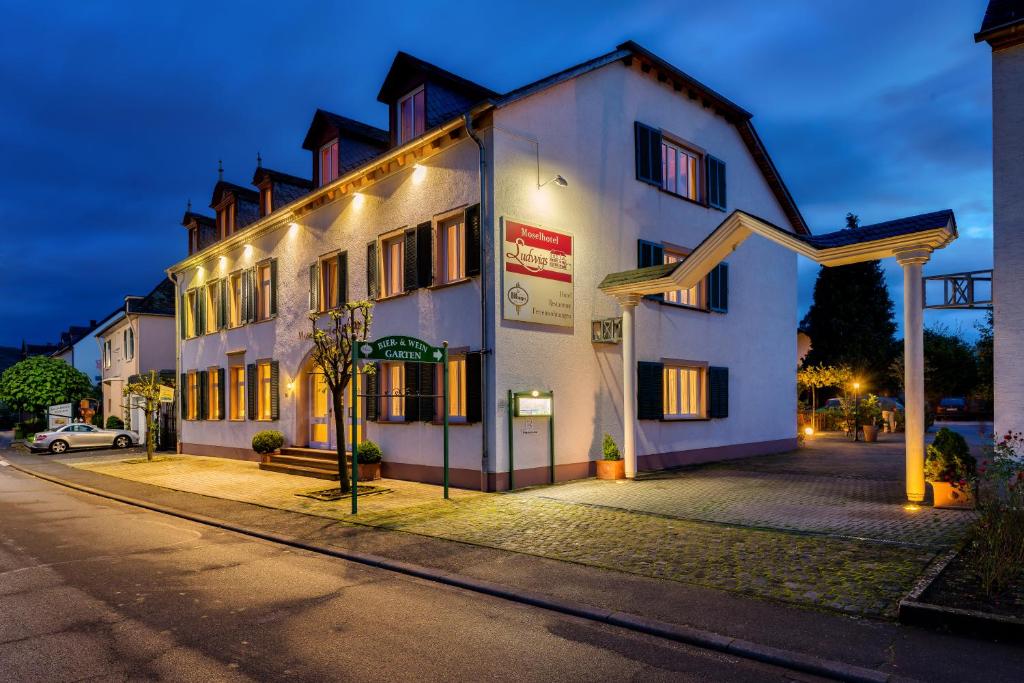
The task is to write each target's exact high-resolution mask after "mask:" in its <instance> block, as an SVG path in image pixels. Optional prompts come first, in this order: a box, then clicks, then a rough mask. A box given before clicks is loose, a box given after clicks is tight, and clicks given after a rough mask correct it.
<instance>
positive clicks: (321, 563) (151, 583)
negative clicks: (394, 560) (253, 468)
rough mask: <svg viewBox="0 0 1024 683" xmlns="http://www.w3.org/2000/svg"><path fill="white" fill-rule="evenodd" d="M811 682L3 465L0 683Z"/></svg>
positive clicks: (0, 486)
mask: <svg viewBox="0 0 1024 683" xmlns="http://www.w3.org/2000/svg"><path fill="white" fill-rule="evenodd" d="M92 679H96V680H104V681H106V680H115V681H116V680H140V679H147V680H158V679H162V680H184V681H192V680H194V681H203V682H204V683H205V682H207V681H221V680H226V681H234V680H260V681H268V680H279V679H281V680H283V679H287V680H290V681H294V680H316V681H325V680H357V681H374V680H395V681H399V680H401V681H405V680H417V681H427V680H472V681H480V680H516V681H526V680H544V681H561V680H615V681H628V680H643V681H659V680H665V681H668V680H672V681H777V680H778V681H781V680H811V678H810V677H808V676H805V675H795V674H790V673H789V672H786V671H783V670H781V669H776V668H773V667H769V666H766V665H762V664H758V663H755V662H751V661H748V660H743V659H737V658H734V657H730V656H726V655H722V654H719V653H715V652H710V651H705V650H701V649H698V648H693V647H689V646H684V645H680V644H677V643H672V642H669V641H664V640H660V639H657V638H653V637H649V636H644V635H641V634H637V633H633V632H630V631H627V630H622V629H618V628H614V627H611V626H606V625H601V624H596V623H593V622H588V621H585V620H582V619H575V618H572V617H567V616H563V615H560V614H555V613H552V612H548V611H545V610H541V609H537V608H532V607H528V606H525V605H520V604H515V603H510V602H507V601H504V600H500V599H497V598H491V597H488V596H484V595H479V594H476V593H472V592H468V591H462V590H459V589H455V588H450V587H447V586H442V585H438V584H434V583H431V582H427V581H421V580H418V579H414V578H410V577H405V576H401V575H397V574H394V573H392V572H388V571H385V570H380V569H374V568H370V567H365V566H362V565H358V564H353V563H349V562H345V561H342V560H338V559H334V558H328V557H324V556H321V555H317V554H314V553H308V552H304V551H299V550H295V549H290V548H286V547H282V546H278V545H275V544H272V543H268V542H264V541H260V540H257V539H253V538H250V537H247V536H243V535H240V534H235V533H232V532H227V531H222V530H218V529H213V528H210V527H206V526H204V525H200V524H195V523H192V522H188V521H185V520H181V519H177V518H174V517H169V516H165V515H161V514H159V513H156V512H150V511H147V510H142V509H139V508H134V507H131V506H128V505H122V504H120V503H115V502H112V501H108V500H106V499H102V498H98V497H95V496H90V495H88V494H84V493H79V492H75V491H71V490H69V489H65V488H63V487H60V486H57V485H54V484H50V483H48V482H43V481H40V480H38V479H35V478H33V477H30V476H28V475H25V474H22V473H20V472H16V471H14V470H12V469H11V468H9V467H4V466H3V465H2V463H0V681H17V682H19V683H23V682H29V681H78V680H92Z"/></svg>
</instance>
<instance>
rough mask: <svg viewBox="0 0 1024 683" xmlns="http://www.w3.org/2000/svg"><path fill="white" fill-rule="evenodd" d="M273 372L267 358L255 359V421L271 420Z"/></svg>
mask: <svg viewBox="0 0 1024 683" xmlns="http://www.w3.org/2000/svg"><path fill="white" fill-rule="evenodd" d="M273 394H274V387H273V372H272V370H271V364H270V359H269V358H264V359H262V360H257V361H256V417H255V419H256V421H257V422H270V421H272V420H273V417H272V415H273V410H272V408H273V400H274V399H273Z"/></svg>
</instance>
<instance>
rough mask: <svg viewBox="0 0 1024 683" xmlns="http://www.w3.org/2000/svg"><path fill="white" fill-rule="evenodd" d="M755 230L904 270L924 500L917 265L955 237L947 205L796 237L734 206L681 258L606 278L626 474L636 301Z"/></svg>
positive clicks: (843, 258)
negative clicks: (618, 340)
mask: <svg viewBox="0 0 1024 683" xmlns="http://www.w3.org/2000/svg"><path fill="white" fill-rule="evenodd" d="M754 234H757V235H760V236H761V237H763V238H765V239H768V240H771V241H772V242H775V243H776V244H780V245H782V246H784V247H786V248H787V249H791V250H792V251H795V252H796V253H798V254H800V255H802V256H806V257H807V258H809V259H811V260H813V261H815V262H816V263H820V264H821V265H823V266H842V265H847V264H850V263H859V262H861V261H870V260H874V259H883V258H888V257H893V258H895V259H896V262H897V263H899V264H900V266H901V267H902V268H903V330H904V332H903V340H904V341H903V355H904V368H905V373H906V375H905V381H904V387H905V393H906V399H905V406H904V409H905V411H906V468H907V499H908V500H910V501H912V502H920V501H922V500H924V494H925V483H924V452H925V449H924V434H925V426H924V320H923V307H924V290H923V283H922V280H921V268H922V266H923V265H924V264H925V263H927V262H928V259H929V258H931V254H932V252H933V251H935V250H936V249H942V248H943V247H945V246H946V245H948V244H949V243H951V242H952V241H953V240H955V239H956V237H957V232H956V219H955V217H954V216H953V212H952V211H950V210H948V209H947V210H943V211H936V212H933V213H926V214H921V215H918V216H910V217H908V218H900V219H897V220H893V221H886V222H885V223H877V224H875V225H866V226H863V227H859V228H855V229H844V230H838V231H836V232H830V233H826V234H822V235H797V234H794V233H792V232H790V231H789V230H786V229H784V228H781V227H779V226H777V225H772V224H771V223H769V222H768V221H765V220H762V219H760V218H758V217H757V216H754V215H751V214H749V213H746V212H745V211H739V210H736V211H733V212H732V213H731V214H729V215H728V216H727V217H726V219H725V220H723V221H722V222H721V223H720V224H719V225H718V227H717V228H715V229H714V230H713V231H712V232H711V234H710V235H708V236H707V238H706V239H705V240H704V241H703V242H701V243H700V245H698V246H697V248H696V249H694V250H693V251H692V252H691V253H690V254H689V256H687V257H686V258H685V259H683V260H682V261H678V262H675V263H666V264H662V265H656V266H650V267H648V268H637V269H634V270H627V271H623V272H620V273H612V274H610V275H607V276H606V277H605V278H604V280H603V281H602V282H601V284H600V285H599V286H598V288H599V289H600V290H601V291H602V292H604V293H605V294H608V295H610V296H613V297H615V298H616V299H617V300H618V301H619V304H620V306H621V308H622V393H623V396H622V404H623V411H622V412H623V419H624V422H625V425H624V435H623V451H624V454H625V460H626V462H625V465H626V476H627V477H629V478H632V477H635V476H636V344H635V335H636V330H635V327H636V326H635V322H634V313H635V309H636V305H637V304H638V303H639V302H640V298H641V297H642V296H644V295H647V294H661V293H664V292H669V291H674V290H680V289H689V288H690V287H693V286H694V285H696V284H697V283H698V282H700V281H701V280H702V279H703V278H704V277H705V276H706V275H707V274H708V273H709V272H711V270H712V269H713V268H714V267H715V266H716V265H718V264H719V263H720V262H721V261H722V260H723V259H725V258H726V257H727V256H728V255H729V254H731V253H732V252H733V251H735V250H736V248H737V247H738V246H739V245H740V244H742V243H743V241H744V240H746V239H747V238H748V237H750V236H751V235H754ZM812 343H813V342H812ZM794 424H795V421H794Z"/></svg>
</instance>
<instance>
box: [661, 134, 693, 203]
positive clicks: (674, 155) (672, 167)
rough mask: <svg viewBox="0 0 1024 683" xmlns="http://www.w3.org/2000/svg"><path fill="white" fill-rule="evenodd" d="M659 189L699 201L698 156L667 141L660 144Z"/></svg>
mask: <svg viewBox="0 0 1024 683" xmlns="http://www.w3.org/2000/svg"><path fill="white" fill-rule="evenodd" d="M661 188H662V189H663V190H667V191H668V192H672V193H673V194H677V195H680V196H682V197H686V198H687V199H692V200H693V201H699V200H700V155H699V154H697V153H696V152H693V151H690V150H688V149H686V148H685V147H682V146H680V145H676V144H673V143H671V142H668V141H667V140H663V141H662V143H661Z"/></svg>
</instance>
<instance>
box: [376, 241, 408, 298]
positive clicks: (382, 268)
mask: <svg viewBox="0 0 1024 683" xmlns="http://www.w3.org/2000/svg"><path fill="white" fill-rule="evenodd" d="M405 232H406V230H405V228H400V229H399V230H395V231H392V232H389V233H386V234H384V235H381V236H380V237H378V238H377V245H378V247H377V254H378V256H377V264H378V272H379V273H380V275H379V276H378V290H377V291H378V292H379V296H378V297H377V298H378V300H379V299H393V298H395V297H398V296H402V295H403V294H405V284H406V283H405ZM392 244H397V245H398V285H397V287H396V291H393V292H392V291H391V290H390V287H389V282H388V280H389V274H390V272H391V267H392V266H393V265H394V264H393V260H392V258H391V254H390V253H389V251H390V249H388V247H390V246H391V245H392Z"/></svg>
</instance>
